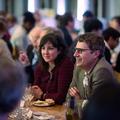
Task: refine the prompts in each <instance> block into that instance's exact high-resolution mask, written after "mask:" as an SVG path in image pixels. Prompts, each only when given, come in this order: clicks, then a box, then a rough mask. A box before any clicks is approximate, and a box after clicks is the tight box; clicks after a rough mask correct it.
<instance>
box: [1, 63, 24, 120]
mask: <svg viewBox="0 0 120 120" xmlns="http://www.w3.org/2000/svg"><path fill="white" fill-rule="evenodd" d="M25 85H26V77H25V74H24V71H23V69H22V67H20V65H19V64H14V65H13V64H11V63H8V62H7V61H0V120H8V115H9V114H10V113H11V112H12V111H13V110H14V109H15V108H16V107H17V105H18V104H19V102H20V99H21V98H22V95H23V93H24V90H25Z"/></svg>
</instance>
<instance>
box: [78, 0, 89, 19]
mask: <svg viewBox="0 0 120 120" xmlns="http://www.w3.org/2000/svg"><path fill="white" fill-rule="evenodd" d="M88 3H89V2H88V0H77V19H78V20H80V21H81V20H82V15H83V13H84V12H85V11H86V10H88V8H89V7H88Z"/></svg>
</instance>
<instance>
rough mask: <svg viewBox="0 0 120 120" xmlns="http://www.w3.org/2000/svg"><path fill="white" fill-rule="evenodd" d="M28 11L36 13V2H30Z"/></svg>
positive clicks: (33, 0)
mask: <svg viewBox="0 0 120 120" xmlns="http://www.w3.org/2000/svg"><path fill="white" fill-rule="evenodd" d="M28 11H30V12H35V0H28Z"/></svg>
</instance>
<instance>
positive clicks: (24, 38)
mask: <svg viewBox="0 0 120 120" xmlns="http://www.w3.org/2000/svg"><path fill="white" fill-rule="evenodd" d="M34 25H35V19H34V16H33V14H32V13H31V12H25V13H24V14H23V23H22V25H19V27H17V28H16V30H15V31H14V33H13V35H12V36H11V43H12V45H13V47H14V51H13V53H14V58H15V59H18V57H19V52H20V51H26V49H27V47H28V45H29V40H28V33H29V32H30V31H31V29H32V28H33V27H34Z"/></svg>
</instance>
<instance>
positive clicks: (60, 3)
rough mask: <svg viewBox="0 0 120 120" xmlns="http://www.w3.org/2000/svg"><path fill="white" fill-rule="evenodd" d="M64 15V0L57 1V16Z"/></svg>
mask: <svg viewBox="0 0 120 120" xmlns="http://www.w3.org/2000/svg"><path fill="white" fill-rule="evenodd" d="M78 1H79V0H78ZM64 13H65V0H57V14H59V15H63V14H64Z"/></svg>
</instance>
